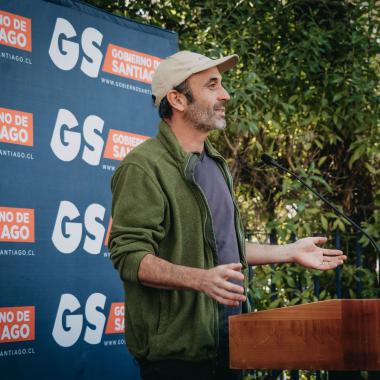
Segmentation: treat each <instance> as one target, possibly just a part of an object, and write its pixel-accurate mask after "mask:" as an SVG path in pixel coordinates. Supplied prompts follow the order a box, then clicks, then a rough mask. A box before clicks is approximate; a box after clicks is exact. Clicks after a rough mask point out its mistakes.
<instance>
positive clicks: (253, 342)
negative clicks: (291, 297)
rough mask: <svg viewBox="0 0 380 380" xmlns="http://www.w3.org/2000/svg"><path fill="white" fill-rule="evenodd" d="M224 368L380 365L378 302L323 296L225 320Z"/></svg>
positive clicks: (362, 367)
mask: <svg viewBox="0 0 380 380" xmlns="http://www.w3.org/2000/svg"><path fill="white" fill-rule="evenodd" d="M229 327H230V336H229V339H230V367H231V368H241V369H279V368H281V369H309V370H311V369H326V370H369V371H373V370H379V369H380V300H377V299H371V300H329V301H322V302H316V303H311V304H306V305H297V306H291V307H287V308H281V309H274V310H265V311H259V312H255V313H249V314H243V315H238V316H233V317H230V318H229Z"/></svg>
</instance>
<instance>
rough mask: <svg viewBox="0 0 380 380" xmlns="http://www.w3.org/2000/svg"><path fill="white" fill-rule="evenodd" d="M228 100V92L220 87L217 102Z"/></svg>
mask: <svg viewBox="0 0 380 380" xmlns="http://www.w3.org/2000/svg"><path fill="white" fill-rule="evenodd" d="M230 99H231V97H230V94H229V93H228V91H227V90H226V89H225V88H224V87H222V88H221V91H220V94H219V96H218V100H224V101H228V100H230Z"/></svg>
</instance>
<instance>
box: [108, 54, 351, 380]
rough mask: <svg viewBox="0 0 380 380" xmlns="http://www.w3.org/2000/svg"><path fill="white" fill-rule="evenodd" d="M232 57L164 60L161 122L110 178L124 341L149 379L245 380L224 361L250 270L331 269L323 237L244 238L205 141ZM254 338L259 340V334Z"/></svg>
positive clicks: (225, 173) (158, 82)
mask: <svg viewBox="0 0 380 380" xmlns="http://www.w3.org/2000/svg"><path fill="white" fill-rule="evenodd" d="M237 62H238V57H237V56H236V55H232V56H228V57H224V58H220V59H215V60H212V59H210V58H207V57H205V56H203V55H200V54H197V53H193V52H188V51H180V52H178V53H176V54H174V55H172V56H170V57H168V58H167V59H166V60H164V61H162V62H161V64H160V65H159V67H158V68H157V70H156V72H155V74H154V76H153V80H152V93H153V99H154V103H155V105H156V106H157V107H158V110H159V114H160V117H161V119H162V122H161V123H160V126H159V132H158V134H157V136H156V137H155V138H152V139H150V140H148V141H146V142H145V143H143V144H141V145H139V146H138V147H137V148H135V149H134V150H133V151H132V152H131V153H129V154H128V155H127V156H126V158H125V159H124V160H123V161H122V162H121V164H120V166H119V167H118V169H117V170H116V172H115V174H114V176H113V178H112V192H113V201H112V218H113V224H112V229H111V233H110V239H109V248H110V252H111V259H112V261H113V264H114V266H115V268H117V269H118V271H119V273H120V276H121V279H122V281H123V283H124V289H125V294H126V301H125V318H126V342H127V346H128V349H129V350H130V352H131V353H132V354H133V355H134V357H135V358H136V359H137V360H138V362H139V365H140V370H141V376H142V378H143V379H144V380H148V379H149V380H160V379H163V380H164V379H165V380H170V379H173V380H174V379H178V380H179V379H192V380H194V379H195V380H201V379H207V380H212V379H215V380H216V379H218V380H220V379H239V378H241V373H240V371H236V370H230V369H229V363H228V316H229V315H233V314H238V313H241V312H243V311H248V309H249V306H248V305H247V288H248V283H247V281H248V279H247V275H246V274H247V273H246V272H247V268H248V266H249V265H258V264H269V263H289V262H292V263H298V264H301V265H303V266H305V267H308V268H315V269H320V270H327V269H333V268H336V266H337V265H340V264H342V263H343V261H344V260H345V259H346V257H345V256H344V255H343V254H342V252H341V251H339V250H329V249H325V248H321V247H319V246H318V245H320V244H323V243H325V241H326V239H325V238H323V237H310V238H304V239H300V240H298V241H297V242H295V243H292V244H288V245H282V246H272V245H259V244H251V243H248V242H246V241H245V238H244V231H243V226H242V222H241V219H240V215H239V211H238V208H237V203H236V200H235V197H234V194H233V184H232V178H231V175H230V172H229V170H228V167H227V164H226V162H225V160H224V159H223V157H221V156H220V154H219V153H218V152H217V151H216V150H215V149H214V148H213V146H212V145H211V143H210V142H209V140H208V139H207V136H208V134H209V133H210V131H212V130H215V129H224V128H226V120H225V105H226V103H227V102H228V100H229V98H230V96H229V94H228V92H227V91H226V90H225V88H224V87H223V85H222V77H221V74H222V73H223V72H224V71H226V70H229V69H232V68H233V67H234V66H235V65H236V63H237ZM252 338H253V339H254V337H252Z"/></svg>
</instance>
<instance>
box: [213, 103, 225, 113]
mask: <svg viewBox="0 0 380 380" xmlns="http://www.w3.org/2000/svg"><path fill="white" fill-rule="evenodd" d="M225 105H226V102H224V101H221V102H217V103H215V104H214V107H213V110H214V111H216V110H218V109H221V108H223V109H224V108H225Z"/></svg>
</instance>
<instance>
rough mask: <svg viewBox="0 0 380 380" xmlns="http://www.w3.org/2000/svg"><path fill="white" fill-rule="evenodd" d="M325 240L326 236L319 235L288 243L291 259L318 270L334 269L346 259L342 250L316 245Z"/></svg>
mask: <svg viewBox="0 0 380 380" xmlns="http://www.w3.org/2000/svg"><path fill="white" fill-rule="evenodd" d="M326 241H327V238H325V237H322V236H319V237H307V238H303V239H300V240H297V241H296V242H295V243H292V244H290V246H289V248H290V249H291V250H292V258H293V260H292V261H293V262H295V263H297V264H299V265H302V266H303V267H305V268H310V269H319V270H328V269H335V268H336V267H337V266H338V265H342V264H343V263H344V261H345V260H346V259H347V256H345V255H344V254H343V252H342V251H340V250H338V249H327V248H322V247H318V245H321V244H324V243H326Z"/></svg>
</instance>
